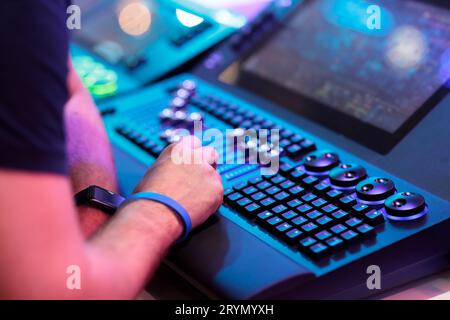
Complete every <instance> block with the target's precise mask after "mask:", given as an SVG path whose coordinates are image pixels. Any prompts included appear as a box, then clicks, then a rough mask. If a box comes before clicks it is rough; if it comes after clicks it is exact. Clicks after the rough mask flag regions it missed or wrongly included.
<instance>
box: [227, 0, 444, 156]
mask: <svg viewBox="0 0 450 320" xmlns="http://www.w3.org/2000/svg"><path fill="white" fill-rule="evenodd" d="M311 1H314V0H306V1H304V2H303V3H301V4H300V5H299V6H297V7H296V8H294V9H293V10H292V12H290V13H289V15H288V16H287V17H286V19H285V20H284V22H283V23H282V24H280V26H281V27H279V28H278V29H277V30H276V31H275V32H273V33H272V34H271V35H270V36H268V37H266V38H265V39H264V41H262V42H260V43H258V44H257V45H256V46H254V47H253V48H251V50H250V51H247V52H245V54H244V55H243V56H241V57H240V59H239V62H238V64H242V63H243V62H245V61H246V60H247V59H248V58H250V57H251V56H252V55H253V54H254V53H256V52H258V51H259V50H260V49H261V48H262V47H264V46H265V45H267V44H268V43H269V42H270V41H271V39H273V38H274V37H276V36H277V35H278V34H279V33H280V32H281V31H282V30H283V26H284V25H286V23H287V22H288V21H289V20H290V19H291V18H292V17H293V16H294V15H295V14H296V12H297V10H301V9H302V7H303V6H305V5H308V4H309V3H310V2H311ZM414 1H418V0H414ZM419 2H420V1H419ZM425 2H426V3H427V4H429V5H438V6H443V7H445V8H450V5H449V4H448V3H447V4H444V3H443V2H442V1H440V0H435V1H425ZM229 67H230V66H229ZM226 70H227V68H226V69H225V70H223V71H226ZM222 73H223V72H221V73H220V75H219V81H221V82H224V81H223V80H221V79H220V77H221V75H222ZM225 83H226V82H225ZM227 84H228V85H230V83H227ZM231 85H234V86H238V87H240V88H243V89H245V90H248V91H250V92H252V93H254V94H257V95H258V96H260V97H262V98H266V99H269V100H270V101H272V102H274V103H276V104H279V105H281V106H284V107H286V108H288V109H289V110H291V111H294V112H295V113H297V114H300V115H301V116H304V117H306V118H308V119H310V120H313V121H315V122H316V123H318V124H320V125H323V126H326V127H327V128H328V129H331V130H333V131H336V132H337V133H340V134H342V135H344V136H346V137H348V138H350V139H352V140H354V141H356V142H358V143H360V144H362V145H364V146H366V147H368V148H370V149H372V150H374V151H376V152H378V153H381V154H387V153H389V152H390V151H391V150H392V149H393V148H394V147H395V146H396V145H397V144H398V143H399V142H400V141H401V140H402V139H403V138H404V137H405V136H406V135H407V134H408V133H409V132H410V131H411V130H412V129H413V128H414V127H415V126H416V125H417V124H418V123H419V122H420V121H421V120H422V119H423V118H424V117H425V116H426V115H427V114H428V113H429V112H430V111H431V110H432V109H433V108H434V107H435V106H437V105H438V104H439V103H440V102H441V101H442V100H443V99H444V98H445V97H446V96H447V95H448V94H449V93H450V79H448V81H447V82H446V83H444V84H443V85H442V86H441V87H440V88H439V89H438V90H437V91H436V92H435V93H434V94H433V95H432V96H430V97H429V98H428V99H427V100H426V101H425V103H423V104H422V105H421V106H420V107H419V108H418V109H417V110H416V111H415V112H414V113H413V114H412V115H411V116H410V117H409V118H408V119H407V120H406V121H405V122H404V123H403V124H402V125H401V126H400V127H399V128H398V129H397V130H396V131H395V132H393V133H391V132H388V131H385V130H383V129H381V128H378V127H376V126H374V125H372V124H370V123H367V122H364V121H362V120H360V119H357V118H355V117H353V116H351V115H348V114H345V113H343V112H340V111H338V110H337V109H335V108H333V107H331V106H328V105H326V104H323V103H321V102H318V101H316V100H314V99H312V98H309V97H307V96H304V95H302V94H300V93H295V92H293V91H291V90H289V89H287V88H284V87H282V86H281V85H279V84H276V83H273V82H271V81H269V80H267V79H263V78H259V77H257V76H256V75H252V74H250V73H245V72H244V73H241V75H240V79H239V83H238V84H231ZM261 88H265V89H264V90H261ZM269 88H270V90H269Z"/></svg>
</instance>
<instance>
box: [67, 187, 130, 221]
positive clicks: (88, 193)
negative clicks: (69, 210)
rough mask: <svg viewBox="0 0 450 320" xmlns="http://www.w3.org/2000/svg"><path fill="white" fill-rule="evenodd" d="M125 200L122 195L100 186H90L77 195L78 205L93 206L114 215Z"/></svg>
mask: <svg viewBox="0 0 450 320" xmlns="http://www.w3.org/2000/svg"><path fill="white" fill-rule="evenodd" d="M124 200H125V198H124V197H122V196H121V195H119V194H117V193H114V192H112V191H109V190H106V189H103V188H101V187H99V186H90V187H88V188H86V189H84V190H82V191H80V192H78V193H77V194H76V195H75V203H76V205H77V206H81V205H86V206H91V207H94V208H97V209H99V210H102V211H103V212H105V213H107V214H109V215H113V214H114V213H115V212H116V211H117V208H119V206H120V205H121V203H122V202H123V201H124Z"/></svg>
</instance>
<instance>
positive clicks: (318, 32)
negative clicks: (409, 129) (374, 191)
mask: <svg viewBox="0 0 450 320" xmlns="http://www.w3.org/2000/svg"><path fill="white" fill-rule="evenodd" d="M377 5H378V7H377V8H375V10H376V9H380V10H379V15H377V11H372V10H374V8H369V6H370V3H369V2H368V1H363V0H310V1H305V3H304V4H302V5H301V6H300V7H299V8H298V9H297V10H296V11H295V12H294V13H293V14H292V15H291V16H290V17H289V19H288V20H287V21H286V23H285V25H284V26H283V27H282V28H281V30H280V31H279V32H277V33H276V34H275V35H274V36H273V37H272V38H271V39H269V40H268V41H266V42H265V43H264V44H263V45H262V46H261V47H260V48H258V49H257V50H255V51H253V52H252V53H251V54H250V55H249V56H247V57H245V59H244V60H242V61H240V62H239V63H238V68H236V64H235V65H234V66H232V69H231V68H230V69H229V70H226V71H225V72H224V74H223V75H222V76H221V79H222V80H224V81H226V82H229V83H231V82H233V83H234V84H236V83H238V84H239V85H242V86H245V87H248V88H251V89H252V90H254V91H258V92H257V93H258V94H260V95H263V96H264V95H269V96H270V98H271V99H273V100H275V101H277V102H281V103H282V104H290V107H292V108H294V109H297V110H296V111H299V112H300V113H304V114H305V115H308V114H313V113H316V114H317V113H320V114H322V117H323V116H325V115H326V113H323V112H322V111H323V109H324V108H326V109H328V110H330V109H331V110H332V111H334V113H335V114H336V113H339V114H342V115H345V117H346V118H348V119H350V120H351V121H352V119H353V121H355V122H361V123H363V124H367V125H369V126H370V127H372V128H376V129H377V130H378V132H380V131H382V132H384V133H386V134H387V135H388V134H395V133H396V132H398V131H399V130H400V129H401V128H402V126H404V125H405V123H407V122H408V120H410V119H411V118H412V117H413V115H414V114H416V112H418V110H420V109H421V108H422V107H424V106H425V105H427V101H429V100H430V98H431V97H432V96H433V95H434V94H435V93H436V92H437V91H439V90H440V89H441V88H442V87H443V86H444V84H445V83H446V82H447V81H448V79H449V78H450V11H449V10H448V9H447V8H445V7H442V6H437V5H432V4H429V3H426V2H420V1H413V0H402V1H393V0H379V1H377ZM373 14H376V15H375V16H374V15H373ZM378 18H379V19H378ZM286 97H289V99H287V98H286ZM283 99H284V100H283ZM285 100H289V101H285ZM319 118H320V116H319ZM319 120H320V119H319ZM346 125H347V126H348V123H347V124H346Z"/></svg>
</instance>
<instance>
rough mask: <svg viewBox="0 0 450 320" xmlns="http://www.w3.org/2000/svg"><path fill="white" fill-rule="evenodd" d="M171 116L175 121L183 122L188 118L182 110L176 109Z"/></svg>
mask: <svg viewBox="0 0 450 320" xmlns="http://www.w3.org/2000/svg"><path fill="white" fill-rule="evenodd" d="M173 118H174V120H175V121H176V122H184V121H186V119H187V118H188V115H187V113H186V112H184V111H176V112H175V113H174V115H173Z"/></svg>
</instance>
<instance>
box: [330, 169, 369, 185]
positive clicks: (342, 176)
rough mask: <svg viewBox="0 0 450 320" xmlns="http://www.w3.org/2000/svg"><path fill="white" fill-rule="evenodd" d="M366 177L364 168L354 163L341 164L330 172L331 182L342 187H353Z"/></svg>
mask: <svg viewBox="0 0 450 320" xmlns="http://www.w3.org/2000/svg"><path fill="white" fill-rule="evenodd" d="M366 177H367V171H366V169H364V168H363V167H361V166H360V165H356V164H341V165H339V166H338V167H336V168H334V169H333V170H331V172H330V182H331V184H332V185H334V186H337V187H344V188H350V187H354V186H356V185H357V184H358V183H359V182H360V181H362V180H364V179H365V178H366Z"/></svg>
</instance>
